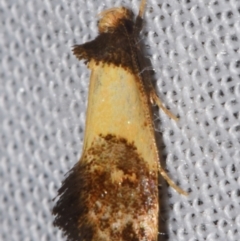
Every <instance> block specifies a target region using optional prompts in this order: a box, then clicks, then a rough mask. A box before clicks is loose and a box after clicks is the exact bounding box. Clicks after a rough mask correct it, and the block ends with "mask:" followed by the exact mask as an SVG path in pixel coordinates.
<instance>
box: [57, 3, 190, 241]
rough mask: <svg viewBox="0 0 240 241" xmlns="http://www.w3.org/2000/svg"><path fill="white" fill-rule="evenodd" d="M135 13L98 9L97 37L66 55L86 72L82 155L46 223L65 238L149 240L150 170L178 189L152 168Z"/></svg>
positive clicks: (153, 178)
mask: <svg viewBox="0 0 240 241" xmlns="http://www.w3.org/2000/svg"><path fill="white" fill-rule="evenodd" d="M145 2H146V1H145V0H142V2H141V4H140V10H139V14H138V16H137V17H136V18H134V15H133V12H132V11H130V10H129V9H127V8H125V7H118V8H111V9H109V10H106V11H103V12H102V13H101V14H100V20H99V23H98V29H99V35H98V36H97V37H96V38H95V39H94V40H93V41H90V42H87V43H85V44H82V45H75V46H74V47H73V53H74V55H75V56H76V57H77V58H78V59H79V60H84V61H85V62H86V63H87V66H88V68H89V69H90V70H91V77H90V85H89V97H88V109H87V118H86V129H85V134H84V144H83V151H82V156H81V158H80V160H79V162H77V163H76V165H75V166H74V167H73V168H72V169H71V170H70V172H69V173H68V175H67V177H66V179H65V180H64V182H63V184H62V187H61V188H60V189H59V191H58V196H59V197H58V201H57V203H56V205H55V207H54V208H53V214H54V215H55V221H54V224H55V225H56V226H58V227H60V228H61V229H62V230H63V232H64V234H65V235H66V237H67V238H68V240H71V241H156V240H157V238H158V212H159V200H158V175H159V173H160V174H161V175H162V176H163V177H164V178H165V180H166V181H167V182H168V183H169V184H170V185H171V186H172V187H174V188H175V189H176V190H177V191H178V192H179V193H182V194H185V192H184V191H182V190H181V189H180V188H179V187H177V186H176V185H175V184H174V183H173V182H172V180H171V179H170V178H169V177H168V176H167V174H166V172H165V171H164V170H163V168H162V167H161V166H160V162H159V155H158V150H157V145H156V140H155V133H154V126H153V120H152V108H151V105H152V104H153V103H156V104H158V106H159V107H160V108H161V109H162V110H163V111H165V112H166V113H167V114H168V115H169V116H170V117H171V118H173V119H176V118H175V117H174V116H173V115H172V114H171V113H170V112H169V111H168V110H167V109H165V108H164V107H163V105H162V103H161V101H160V100H159V98H158V97H157V95H156V93H155V90H154V88H153V87H152V84H151V80H150V78H149V76H148V74H147V71H143V69H144V67H145V66H144V61H143V57H142V52H141V51H140V47H139V44H138V42H139V39H138V38H139V33H140V31H141V29H142V23H143V12H144V8H145Z"/></svg>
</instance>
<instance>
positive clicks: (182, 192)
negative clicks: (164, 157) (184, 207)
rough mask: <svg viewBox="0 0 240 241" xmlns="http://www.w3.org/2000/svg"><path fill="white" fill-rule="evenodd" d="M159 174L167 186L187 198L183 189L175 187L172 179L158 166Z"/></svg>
mask: <svg viewBox="0 0 240 241" xmlns="http://www.w3.org/2000/svg"><path fill="white" fill-rule="evenodd" d="M158 169H159V173H160V174H161V176H162V177H163V178H164V179H165V180H166V182H167V183H168V184H169V186H171V187H172V188H173V189H175V190H176V191H177V192H178V193H179V194H182V195H184V196H188V193H187V192H186V191H184V190H183V189H181V188H180V187H179V186H178V185H176V184H175V183H174V182H173V181H172V179H171V178H170V177H169V176H168V174H167V173H166V171H165V170H164V169H163V168H162V167H161V165H160V164H159V168H158Z"/></svg>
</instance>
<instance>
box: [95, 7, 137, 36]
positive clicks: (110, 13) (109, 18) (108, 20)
mask: <svg viewBox="0 0 240 241" xmlns="http://www.w3.org/2000/svg"><path fill="white" fill-rule="evenodd" d="M99 15H100V17H101V19H100V20H99V22H98V30H99V32H100V33H107V32H112V31H114V29H116V28H117V27H118V25H119V24H120V23H121V21H122V20H124V19H126V20H131V19H132V18H133V13H132V11H130V10H129V9H127V8H124V7H119V8H111V9H108V10H106V11H103V12H101V13H100V14H99Z"/></svg>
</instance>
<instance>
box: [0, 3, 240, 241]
mask: <svg viewBox="0 0 240 241" xmlns="http://www.w3.org/2000/svg"><path fill="white" fill-rule="evenodd" d="M103 2H104V3H103ZM139 2H140V0H139V1H137V0H134V1H131V0H129V1H120V0H119V1H113V0H108V1H102V0H101V1H100V0H99V1H93V0H92V1H87V0H85V1H84V0H68V1H67V0H65V1H64V0H52V1H48V0H45V1H42V0H35V1H32V0H18V1H16V0H15V1H14V0H1V1H0V24H1V26H0V29H1V30H0V61H1V65H0V81H1V83H0V121H1V123H0V184H1V186H0V223H1V228H0V240H3V241H19V240H21V241H22V240H24V241H30V240H34V241H35V240H36V241H38V240H41V241H45V240H58V241H60V240H65V238H64V237H62V233H61V231H60V230H58V229H57V228H54V227H53V225H52V222H53V216H52V215H51V209H52V207H53V201H52V198H54V197H55V196H56V192H57V189H58V188H59V187H60V184H61V181H62V180H63V179H64V174H65V173H66V172H67V171H68V170H69V169H70V168H71V167H72V166H73V165H74V164H75V163H76V162H77V160H78V159H79V157H80V154H81V149H82V141H83V130H84V125H85V122H84V120H85V110H86V100H87V91H88V83H89V71H88V70H87V68H86V66H85V65H84V63H83V62H79V61H78V60H77V59H76V58H75V57H74V56H73V54H72V53H71V46H72V45H73V44H75V43H79V44H80V43H84V42H86V41H89V40H91V39H93V38H94V37H95V36H96V35H97V27H96V24H97V14H98V13H99V12H101V11H102V10H104V9H107V8H110V7H114V6H121V5H124V6H127V7H129V8H131V9H133V11H134V12H135V13H136V12H137V10H138V5H139ZM145 20H146V21H145V28H144V31H143V32H144V34H143V36H144V41H145V44H146V45H149V46H150V47H149V48H147V49H148V52H149V58H150V60H151V62H152V65H153V68H154V70H155V72H156V74H155V79H157V80H158V81H157V88H158V92H159V94H160V96H161V99H162V100H163V102H164V103H165V104H166V105H167V106H168V107H169V108H170V109H171V111H172V112H173V113H175V114H178V115H179V116H180V120H179V121H178V122H174V121H172V120H169V118H168V117H167V116H166V115H165V114H164V113H162V112H161V111H160V119H161V125H159V126H158V127H157V128H158V129H159V131H160V132H162V141H161V142H162V143H163V144H164V146H163V148H162V150H161V151H162V153H163V155H162V157H163V160H162V162H163V163H165V165H166V168H167V170H168V171H169V175H170V176H171V177H172V178H173V180H174V181H176V182H178V184H179V186H180V187H182V188H183V189H185V190H191V192H190V195H189V197H187V198H186V197H184V196H181V195H179V194H178V193H176V192H175V191H174V190H173V189H171V188H169V187H168V188H167V185H166V183H165V182H164V181H163V188H162V191H161V200H162V201H161V203H162V204H161V208H162V211H161V225H162V226H161V228H160V231H161V232H162V233H163V234H160V238H161V239H162V240H169V241H171V240H174V241H186V240H189V241H197V240H199V241H200V240H208V241H214V240H218V241H220V240H221V241H226V240H227V241H238V240H240V214H239V213H240V206H239V203H240V188H239V184H240V179H239V161H240V115H239V111H240V103H239V101H240V81H239V74H240V55H239V51H240V50H239V46H240V1H238V0H214V1H211V0H210V1H209V0H168V1H163V0H149V1H148V3H147V9H146V14H145ZM116 108H117V106H116ZM156 118H158V117H156Z"/></svg>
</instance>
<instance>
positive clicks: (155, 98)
mask: <svg viewBox="0 0 240 241" xmlns="http://www.w3.org/2000/svg"><path fill="white" fill-rule="evenodd" d="M150 100H151V102H152V103H155V104H157V105H158V107H159V108H160V109H162V110H163V112H164V113H165V114H166V115H168V116H169V117H170V118H171V119H173V120H175V121H178V118H177V117H176V116H175V115H174V114H173V113H172V112H171V111H170V110H168V109H167V108H166V107H164V106H163V103H162V101H161V100H160V98H159V97H158V96H157V94H156V92H155V90H154V89H153V88H151V90H150Z"/></svg>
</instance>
